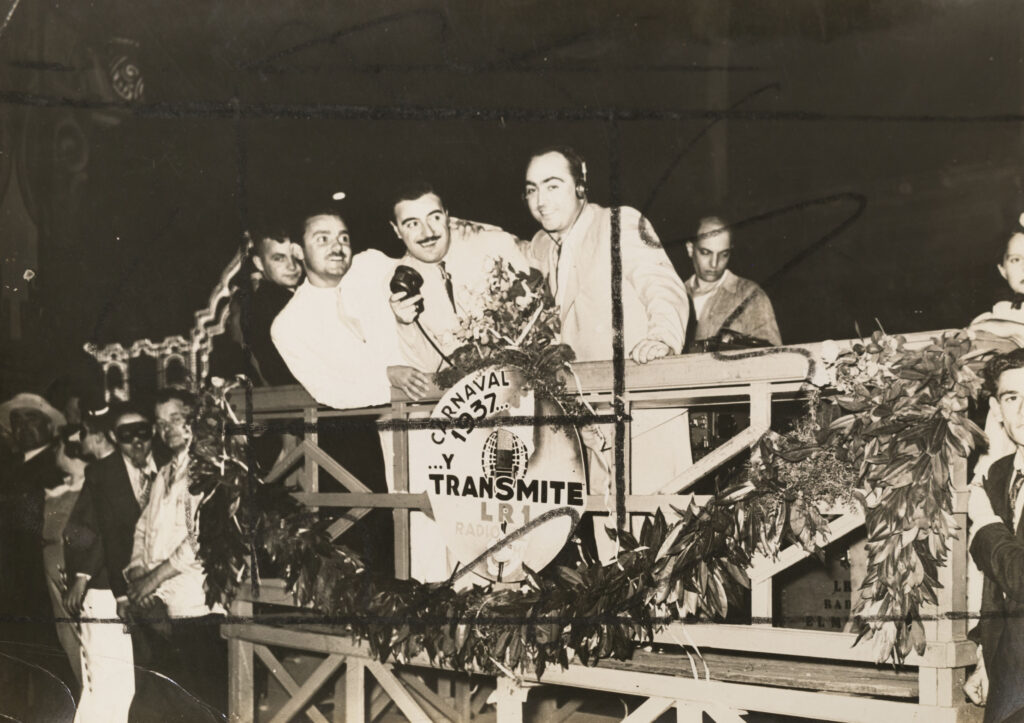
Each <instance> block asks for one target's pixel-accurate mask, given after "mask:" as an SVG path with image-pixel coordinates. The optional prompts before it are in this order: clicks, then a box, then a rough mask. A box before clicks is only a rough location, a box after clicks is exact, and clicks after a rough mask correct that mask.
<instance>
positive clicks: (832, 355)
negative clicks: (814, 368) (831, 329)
mask: <svg viewBox="0 0 1024 723" xmlns="http://www.w3.org/2000/svg"><path fill="white" fill-rule="evenodd" d="M838 358H839V345H838V344H837V343H836V342H835V341H833V340H832V339H826V340H825V341H823V342H821V360H822V361H823V362H825V363H826V364H830V365H831V364H835V362H836V359H838Z"/></svg>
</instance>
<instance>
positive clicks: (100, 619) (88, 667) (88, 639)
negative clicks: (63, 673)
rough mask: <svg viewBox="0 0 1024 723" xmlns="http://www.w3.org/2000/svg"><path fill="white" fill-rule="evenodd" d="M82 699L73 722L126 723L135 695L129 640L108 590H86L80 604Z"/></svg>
mask: <svg viewBox="0 0 1024 723" xmlns="http://www.w3.org/2000/svg"><path fill="white" fill-rule="evenodd" d="M82 618H83V619H92V620H93V621H92V622H83V623H82V624H81V627H82V697H81V699H80V700H79V702H78V712H77V713H76V714H75V723H93V721H96V723H126V721H127V720H128V709H129V708H130V707H131V704H132V698H133V697H134V696H135V665H134V658H133V656H132V637H131V635H129V634H128V633H126V632H125V630H124V625H123V624H122V623H121V621H120V620H119V619H118V617H117V601H116V600H115V599H114V594H113V593H112V592H110V590H87V591H86V593H85V600H84V601H83V602H82Z"/></svg>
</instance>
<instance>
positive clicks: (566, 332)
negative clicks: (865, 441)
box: [524, 146, 692, 559]
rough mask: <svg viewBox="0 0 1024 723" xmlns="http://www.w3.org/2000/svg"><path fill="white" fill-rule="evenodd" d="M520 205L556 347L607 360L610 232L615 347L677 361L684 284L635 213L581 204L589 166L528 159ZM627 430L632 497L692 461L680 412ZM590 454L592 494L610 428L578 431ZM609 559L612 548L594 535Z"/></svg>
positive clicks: (636, 422) (644, 413) (608, 470)
mask: <svg viewBox="0 0 1024 723" xmlns="http://www.w3.org/2000/svg"><path fill="white" fill-rule="evenodd" d="M524 195H525V198H526V203H527V205H528V206H529V207H530V213H532V214H533V217H534V218H535V219H537V222H538V223H540V225H541V230H540V231H538V232H537V234H536V235H535V236H534V237H533V241H532V242H531V243H530V244H529V245H528V249H527V257H528V259H529V260H530V263H531V264H532V265H534V266H536V267H537V268H539V269H540V270H541V271H542V272H543V273H544V275H545V276H546V277H547V279H548V283H549V285H550V287H551V292H552V294H553V295H554V297H555V301H556V302H557V303H558V307H559V311H560V315H561V319H562V341H563V342H565V343H566V344H568V345H569V346H571V347H572V348H573V350H574V351H575V352H576V358H577V360H579V361H598V360H607V359H611V358H612V356H613V355H612V340H613V338H614V335H615V331H616V328H615V324H614V323H613V320H612V297H613V289H612V238H613V235H616V234H617V237H618V242H619V249H618V258H617V261H618V264H617V267H618V268H617V273H620V274H621V287H620V288H621V294H620V299H621V301H622V325H621V327H620V328H621V331H622V334H623V341H624V342H625V343H624V346H623V349H624V351H625V353H626V354H628V355H629V357H630V358H631V359H633V361H635V362H636V363H638V364H646V363H647V362H649V361H651V360H653V359H658V358H659V357H663V356H667V355H668V354H669V353H672V354H679V353H680V352H681V351H682V348H683V342H684V340H685V339H686V322H687V319H688V317H689V309H690V305H689V301H688V299H687V296H686V288H685V287H684V286H683V281H682V279H680V278H679V275H678V274H677V273H676V271H675V268H673V266H672V262H671V261H669V258H668V255H667V254H666V253H665V250H664V249H663V248H662V246H661V243H660V242H659V241H658V236H657V234H655V232H654V229H653V228H652V227H651V225H650V223H649V222H648V221H647V219H645V218H644V217H643V215H642V214H641V213H640V212H639V211H637V210H636V209H634V208H629V207H627V206H623V207H619V208H604V207H603V206H599V205H597V204H596V203H590V202H589V201H588V200H587V166H586V163H585V162H584V161H583V159H582V158H581V157H580V156H579V154H578V153H576V151H574V150H573V149H571V148H567V147H562V146H555V147H551V148H546V149H544V150H541V151H539V152H538V153H535V154H534V155H533V157H532V158H531V159H530V163H529V166H528V167H527V169H526V189H525V194H524ZM632 417H633V422H632V425H631V429H630V431H631V434H632V439H631V445H632V447H631V448H632V455H631V459H632V462H631V465H630V467H631V472H632V477H633V485H632V490H633V492H634V493H636V494H645V493H648V492H656V491H657V490H658V489H659V488H660V486H661V485H663V484H665V483H667V482H668V481H669V480H670V479H672V478H673V477H674V476H675V475H676V474H678V473H679V472H681V471H682V470H684V469H685V468H686V467H688V466H689V465H690V464H691V463H692V460H691V455H690V445H689V444H687V443H680V442H681V441H683V440H687V439H688V438H689V418H688V416H687V414H686V410H680V409H642V410H635V411H634V412H633V415H632ZM580 431H581V435H582V437H583V441H584V443H585V444H586V446H587V448H588V457H589V460H590V463H589V465H588V469H589V471H588V481H589V485H590V493H591V494H602V493H606V492H607V491H608V490H609V488H610V485H611V478H612V459H611V457H612V455H611V439H612V436H613V429H612V427H611V426H610V425H602V426H601V427H600V428H597V427H595V426H594V425H588V426H587V427H585V428H583V429H581V430H580ZM594 540H595V543H596V545H597V550H598V554H599V555H600V557H601V558H602V559H609V558H611V557H612V556H613V555H614V553H615V545H614V543H613V542H612V541H611V540H610V538H608V537H607V536H605V535H603V534H600V533H597V534H595V536H594Z"/></svg>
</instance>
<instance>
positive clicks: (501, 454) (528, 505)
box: [409, 367, 587, 582]
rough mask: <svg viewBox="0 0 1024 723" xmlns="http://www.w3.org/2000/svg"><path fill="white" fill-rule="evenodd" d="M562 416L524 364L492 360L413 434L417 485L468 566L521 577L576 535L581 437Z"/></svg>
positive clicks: (581, 506) (503, 578)
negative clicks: (429, 424)
mask: <svg viewBox="0 0 1024 723" xmlns="http://www.w3.org/2000/svg"><path fill="white" fill-rule="evenodd" d="M563 414H564V412H563V410H562V407H561V406H560V405H559V404H558V402H557V401H555V400H553V399H546V398H543V397H541V398H538V396H537V395H536V394H534V392H533V391H532V390H530V389H526V388H524V384H523V375H522V373H521V372H520V371H519V370H518V369H516V368H514V367H502V368H498V367H490V368H487V369H483V370H480V371H478V372H476V373H474V374H470V375H469V376H467V377H465V378H463V379H462V380H461V381H459V382H458V383H457V384H455V385H454V386H452V388H451V389H449V390H448V391H447V392H446V393H445V395H444V396H443V397H441V400H440V401H439V402H438V403H437V406H436V407H435V408H434V411H433V413H432V414H431V417H432V418H433V419H437V420H441V421H442V422H443V423H442V424H441V425H440V427H438V428H433V429H423V430H415V431H412V432H410V434H409V444H410V456H409V462H410V469H409V475H410V486H411V487H412V488H413V489H416V488H418V489H424V488H425V489H426V491H427V495H428V497H429V498H430V505H431V508H432V511H433V515H434V520H435V521H436V524H437V528H438V531H439V534H440V536H441V537H442V539H443V540H444V542H445V544H446V545H447V547H448V549H449V550H450V552H451V555H452V556H453V557H454V558H455V560H457V561H458V563H459V565H460V567H461V568H463V570H466V572H468V571H470V570H471V571H472V572H473V573H475V574H477V575H480V576H481V577H483V578H485V579H487V580H492V581H495V582H516V581H519V580H522V579H524V578H525V576H526V573H525V569H524V567H529V568H530V569H531V570H539V569H541V568H543V567H544V566H545V565H547V564H548V563H549V562H551V560H552V559H554V557H555V555H557V554H558V552H559V550H561V549H562V547H563V546H564V545H565V543H566V541H567V540H568V539H569V536H570V535H571V534H572V531H573V529H574V528H575V526H576V524H577V523H578V522H579V519H580V517H581V516H582V514H583V512H584V511H585V510H586V504H587V494H586V493H587V485H586V478H585V476H584V466H583V449H582V445H581V443H580V438H579V435H578V433H577V432H576V429H575V427H574V426H572V425H571V424H565V423H564V422H565V420H564V419H560V418H561V417H562V416H563ZM412 544H413V546H414V547H415V545H416V540H415V539H413V540H412ZM467 568H468V569H467Z"/></svg>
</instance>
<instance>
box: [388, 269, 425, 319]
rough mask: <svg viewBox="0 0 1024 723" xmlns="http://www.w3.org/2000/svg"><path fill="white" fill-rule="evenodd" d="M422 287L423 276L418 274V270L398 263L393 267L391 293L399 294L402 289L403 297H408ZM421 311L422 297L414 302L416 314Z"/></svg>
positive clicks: (418, 291)
mask: <svg viewBox="0 0 1024 723" xmlns="http://www.w3.org/2000/svg"><path fill="white" fill-rule="evenodd" d="M421 288H423V277H422V276H420V272H419V271H417V270H416V269H414V268H412V267H411V266H404V265H399V266H397V267H396V268H395V274H394V276H392V277H391V293H392V294H400V293H402V292H403V291H404V292H405V296H403V297H402V298H403V299H408V298H410V297H412V296H416V294H418V293H420V289H421ZM422 313H423V299H420V300H419V301H418V302H416V314H417V316H418V315H420V314H422Z"/></svg>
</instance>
